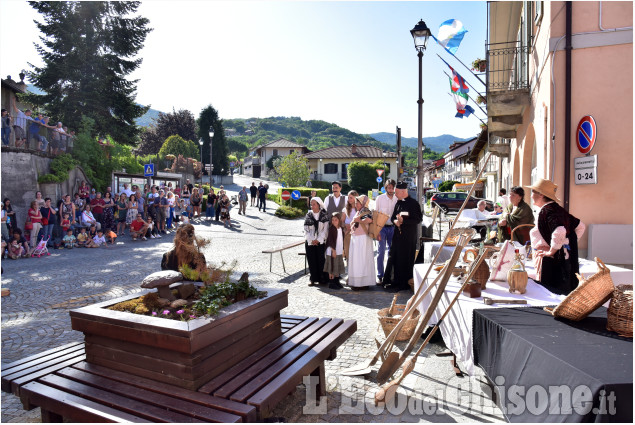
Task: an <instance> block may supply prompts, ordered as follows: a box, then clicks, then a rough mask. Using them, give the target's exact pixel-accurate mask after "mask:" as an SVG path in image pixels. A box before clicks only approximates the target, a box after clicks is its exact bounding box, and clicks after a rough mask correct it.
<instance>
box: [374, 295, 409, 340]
mask: <svg viewBox="0 0 635 425" xmlns="http://www.w3.org/2000/svg"><path fill="white" fill-rule="evenodd" d="M388 310H390V308H389V307H386V308H382V309H381V310H379V311H378V312H377V316H378V318H379V323H381V327H382V329H383V330H384V335H386V336H388V334H390V332H391V331H392V330H393V329H394V328H395V326H397V323H399V321H400V320H401V318H400V317H388ZM405 311H406V305H405V304H395V307H394V309H393V314H394V315H395V316H403V314H404V312H405ZM418 322H419V310H415V311H414V313H412V316H410V318H409V319H408V320H407V321H406V323H404V325H403V327H402V328H401V330H400V331H399V333H398V334H397V338H395V340H396V341H408V340H409V339H410V337H412V334H414V332H415V328H416V327H417V323H418Z"/></svg>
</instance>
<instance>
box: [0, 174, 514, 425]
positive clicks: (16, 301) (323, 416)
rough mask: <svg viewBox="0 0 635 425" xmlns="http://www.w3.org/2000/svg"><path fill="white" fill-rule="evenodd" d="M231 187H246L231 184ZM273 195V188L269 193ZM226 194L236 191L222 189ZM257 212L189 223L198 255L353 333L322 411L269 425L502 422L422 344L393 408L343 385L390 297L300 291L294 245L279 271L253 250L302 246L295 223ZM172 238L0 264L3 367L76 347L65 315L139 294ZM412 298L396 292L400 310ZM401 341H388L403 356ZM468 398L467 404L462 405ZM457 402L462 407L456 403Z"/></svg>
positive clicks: (15, 406)
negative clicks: (197, 239) (347, 324)
mask: <svg viewBox="0 0 635 425" xmlns="http://www.w3.org/2000/svg"><path fill="white" fill-rule="evenodd" d="M235 181H236V183H239V184H240V185H243V184H245V185H247V186H249V185H250V184H251V180H248V179H246V178H244V177H243V178H240V177H236V179H235ZM271 186H272V189H275V186H274V185H271ZM226 189H228V190H229V191H238V190H239V186H238V185H237V184H234V185H226ZM268 206H270V207H273V208H268V209H267V212H266V213H263V212H258V210H257V208H255V207H248V208H247V215H246V216H242V215H237V209H234V210H232V213H233V215H232V222H233V223H234V224H235V226H236V227H235V228H234V229H226V228H224V227H223V225H222V224H220V223H216V222H210V221H207V220H206V219H201V220H197V221H196V222H195V223H194V224H195V227H196V231H197V234H198V235H199V236H203V237H206V238H209V239H211V241H212V242H211V244H210V245H208V246H207V247H206V251H205V256H206V258H207V260H208V262H212V263H214V264H216V265H220V264H222V263H226V264H231V263H232V261H234V260H236V266H235V273H236V274H237V275H238V274H239V273H242V272H243V271H248V272H249V274H250V281H251V282H252V283H254V284H256V285H257V286H261V287H265V288H283V289H288V290H289V306H288V307H287V308H286V309H285V310H284V311H283V312H284V313H287V314H297V315H304V316H314V317H339V318H343V319H355V320H357V326H358V330H357V332H356V333H355V334H354V335H353V336H352V337H351V338H349V339H348V341H346V343H345V344H344V345H342V346H341V347H340V348H339V349H338V356H337V358H336V359H335V360H334V361H332V362H326V376H327V381H328V387H327V388H328V395H327V400H326V403H325V404H324V403H321V404H320V405H319V406H317V407H315V406H314V407H311V406H306V400H307V397H306V388H305V386H304V385H299V386H298V388H297V390H296V391H295V392H294V393H292V394H291V395H289V396H288V397H287V399H285V400H284V401H283V402H281V403H280V404H279V406H278V407H277V408H276V409H275V410H274V411H273V412H272V420H275V419H278V420H280V421H285V422H474V421H477V422H493V421H502V420H504V419H503V416H502V415H501V412H500V411H499V410H498V408H496V407H495V406H493V403H492V402H491V397H487V396H486V395H485V394H486V393H487V390H486V391H485V394H484V393H483V388H486V387H484V378H483V377H482V376H477V377H472V378H469V377H464V378H457V377H456V376H455V375H454V372H453V370H452V368H451V366H450V363H449V360H448V358H447V357H437V356H435V354H436V353H439V352H441V351H444V350H446V349H445V347H444V346H443V344H442V342H441V343H436V344H433V343H431V344H429V345H428V347H426V349H425V350H424V352H423V354H422V356H421V357H420V358H419V359H418V360H417V366H416V368H415V370H414V372H413V373H411V374H410V375H409V376H408V377H407V378H406V379H405V380H404V382H403V385H402V387H401V388H400V390H399V393H398V394H399V395H398V397H396V403H393V404H391V405H389V406H383V405H380V406H379V407H377V408H376V407H375V406H374V403H373V396H374V393H375V391H376V389H377V388H378V387H377V385H376V384H375V383H374V382H373V381H372V378H373V375H371V376H370V377H369V379H364V378H363V377H343V376H340V375H339V374H338V372H339V371H340V370H341V369H344V368H346V367H349V366H351V365H353V364H356V363H358V362H362V361H365V360H367V359H369V358H370V357H371V356H372V355H373V354H374V353H375V351H376V342H375V337H376V338H377V339H379V340H380V341H381V340H382V338H383V332H382V331H381V330H380V329H378V321H377V310H379V309H380V308H384V307H387V306H388V305H390V302H391V300H392V294H389V293H385V292H383V291H381V290H375V288H372V289H373V290H370V291H360V292H353V291H351V290H350V289H348V288H345V289H343V290H339V291H337V290H330V289H326V288H322V287H309V286H308V277H307V276H306V275H305V274H304V256H300V255H298V253H300V252H303V250H304V248H303V247H301V246H300V247H297V248H293V249H289V250H287V251H285V252H284V253H283V255H284V261H285V266H286V270H287V273H283V271H282V264H281V260H280V256H279V255H277V254H276V255H274V256H273V271H272V272H269V257H268V256H267V255H266V254H262V253H261V251H263V250H265V249H268V248H271V247H275V246H279V245H284V244H287V243H289V242H292V241H295V240H301V239H302V221H301V220H291V221H288V220H282V219H278V218H277V217H275V216H274V215H273V212H274V210H275V208H276V205H275V204H273V203H268ZM172 237H173V235H171V234H169V235H167V236H163V238H161V239H150V240H148V241H132V240H131V238H130V237H129V236H124V237H121V238H120V241H119V242H117V244H116V245H114V246H109V247H108V248H98V249H74V250H57V251H51V256H49V257H44V258H32V259H25V260H16V261H13V260H5V261H3V262H2V266H3V268H4V274H3V275H2V287H3V288H8V289H10V290H11V295H9V296H7V297H3V298H2V363H3V364H6V363H9V362H11V361H15V360H18V359H20V358H23V357H26V356H29V355H32V354H34V353H37V352H40V351H44V350H47V349H50V348H54V347H58V346H60V345H63V344H66V343H68V342H73V341H81V340H82V338H83V335H82V334H81V333H79V332H76V331H73V330H71V325H70V318H69V315H68V312H69V310H71V309H73V308H78V307H81V306H85V305H89V304H93V303H96V302H100V301H104V300H108V299H112V298H115V297H119V296H122V295H126V294H131V293H135V292H138V291H140V290H141V288H140V287H139V285H140V282H141V280H142V279H143V278H144V277H145V276H146V275H148V274H150V273H152V272H154V271H157V270H158V269H159V264H160V259H161V255H162V254H163V253H164V252H165V251H166V250H168V249H169V248H170V246H171V242H172ZM410 295H411V293H404V292H402V293H400V296H399V301H398V302H399V303H405V301H406V299H407V297H409V296H410ZM404 345H405V343H397V344H396V346H397V347H398V348H403V346H404ZM467 397H469V399H467ZM459 400H462V402H459ZM1 419H2V422H40V416H39V409H34V410H32V411H30V412H26V411H24V410H22V405H21V404H20V402H19V399H18V398H17V397H15V396H13V395H12V394H7V393H2V417H1Z"/></svg>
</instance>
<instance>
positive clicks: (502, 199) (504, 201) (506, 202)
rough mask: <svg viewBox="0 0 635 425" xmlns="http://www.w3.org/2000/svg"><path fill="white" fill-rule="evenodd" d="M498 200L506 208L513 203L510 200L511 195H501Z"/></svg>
mask: <svg viewBox="0 0 635 425" xmlns="http://www.w3.org/2000/svg"><path fill="white" fill-rule="evenodd" d="M496 202H498V203H499V204H501V206H502V207H503V209H505V208H506V207H507V205H509V204H510V203H511V201H510V200H509V195H501V196H499V197H498V198H496Z"/></svg>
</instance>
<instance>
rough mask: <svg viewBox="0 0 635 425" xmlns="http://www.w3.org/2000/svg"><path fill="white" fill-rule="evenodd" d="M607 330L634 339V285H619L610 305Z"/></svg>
mask: <svg viewBox="0 0 635 425" xmlns="http://www.w3.org/2000/svg"><path fill="white" fill-rule="evenodd" d="M607 316H608V321H607V323H606V329H608V330H609V331H613V332H617V333H618V335H620V336H625V337H627V338H633V285H618V286H617V288H615V290H614V291H613V298H611V302H610V303H609V310H608V313H607Z"/></svg>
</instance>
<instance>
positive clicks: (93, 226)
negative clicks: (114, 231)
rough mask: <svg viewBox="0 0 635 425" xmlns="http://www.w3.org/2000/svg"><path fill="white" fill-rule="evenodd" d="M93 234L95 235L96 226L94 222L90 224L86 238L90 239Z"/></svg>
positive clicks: (92, 237)
mask: <svg viewBox="0 0 635 425" xmlns="http://www.w3.org/2000/svg"><path fill="white" fill-rule="evenodd" d="M95 236H97V227H96V226H95V224H91V225H90V229H88V238H89V239H91V240H92V239H94V238H95Z"/></svg>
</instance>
